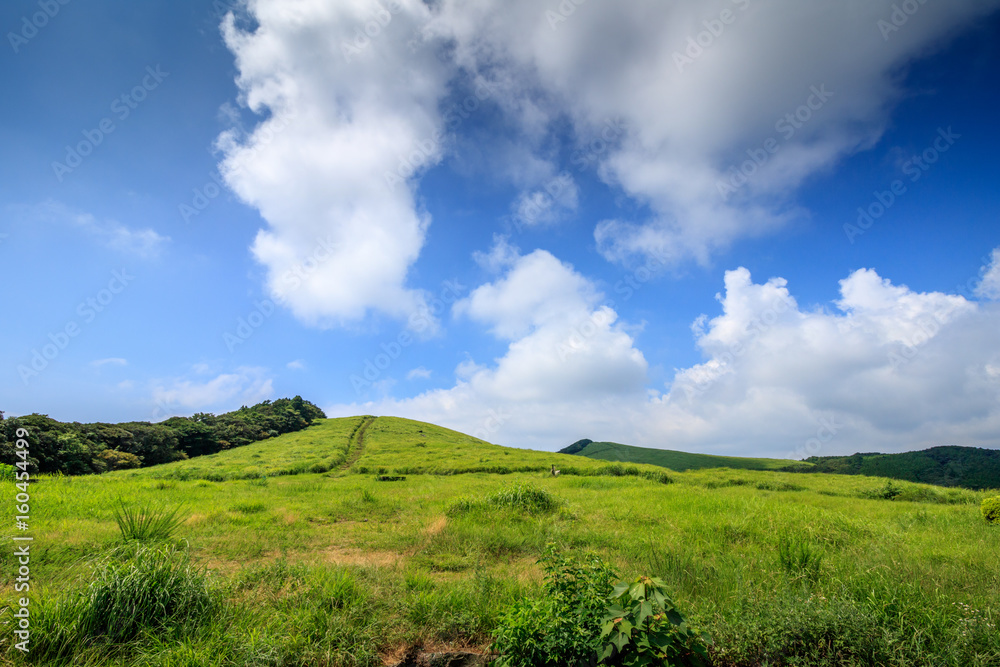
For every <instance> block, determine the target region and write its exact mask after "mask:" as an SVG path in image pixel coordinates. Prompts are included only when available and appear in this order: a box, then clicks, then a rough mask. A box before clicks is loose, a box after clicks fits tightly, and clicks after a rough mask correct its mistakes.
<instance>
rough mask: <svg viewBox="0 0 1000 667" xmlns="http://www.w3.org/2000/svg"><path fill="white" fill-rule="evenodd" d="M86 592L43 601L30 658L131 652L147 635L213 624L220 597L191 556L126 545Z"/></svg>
mask: <svg viewBox="0 0 1000 667" xmlns="http://www.w3.org/2000/svg"><path fill="white" fill-rule="evenodd" d="M92 576H93V580H92V581H91V582H90V584H89V585H88V586H87V587H86V588H85V589H83V590H79V591H77V592H75V593H69V594H68V595H64V596H63V597H61V598H57V599H55V600H49V599H46V600H44V601H43V602H42V603H41V605H40V606H39V607H38V609H37V610H36V611H35V613H34V617H33V624H34V626H33V627H34V632H33V634H32V637H33V643H32V646H31V654H30V655H31V659H32V660H34V661H40V662H41V663H43V664H44V663H46V662H49V661H53V662H58V661H60V660H61V659H64V658H66V657H67V656H69V655H71V654H73V653H76V652H83V653H85V652H86V651H87V650H88V649H90V648H94V647H98V648H100V650H101V651H103V652H105V653H107V654H123V653H128V652H129V651H130V649H131V648H134V647H132V646H131V645H132V644H133V643H135V642H136V641H137V640H138V639H140V638H142V637H144V636H146V635H147V634H155V635H159V636H167V635H169V636H174V637H176V636H181V635H183V634H186V633H191V632H193V631H194V630H195V629H197V628H198V627H199V626H200V625H203V624H205V623H208V622H210V621H211V619H212V617H213V615H214V614H215V613H216V612H217V611H218V610H219V608H220V604H221V598H220V596H219V594H218V592H216V591H214V590H213V589H212V587H211V585H210V582H209V579H208V576H207V575H206V574H205V572H204V571H203V570H202V569H201V568H199V567H197V566H196V565H195V564H194V563H193V562H192V561H191V557H190V554H189V552H188V551H186V550H178V549H177V548H175V547H172V546H167V545H156V546H150V545H145V544H131V545H124V546H122V547H119V548H117V549H113V550H111V551H109V552H107V553H106V554H105V556H104V557H103V558H102V559H101V560H100V561H99V562H98V563H97V564H96V567H95V568H94V571H93V575H92Z"/></svg>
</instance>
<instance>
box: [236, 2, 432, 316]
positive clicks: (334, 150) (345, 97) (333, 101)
mask: <svg viewBox="0 0 1000 667" xmlns="http://www.w3.org/2000/svg"><path fill="white" fill-rule="evenodd" d="M392 6H393V12H392V13H389V12H388V11H387V10H384V11H379V10H380V7H381V5H379V4H378V3H373V2H368V1H366V0H345V1H343V2H335V3H330V2H310V1H306V0H296V1H294V2H289V1H288V0H258V1H256V2H253V3H251V6H250V8H251V10H252V12H253V14H254V16H255V18H256V20H257V22H258V24H259V25H258V27H257V29H256V30H255V31H254V32H252V33H249V32H244V31H242V30H240V29H239V28H237V27H236V26H235V24H234V21H233V20H232V19H231V18H229V19H227V20H226V21H225V23H224V25H223V33H224V36H225V41H226V44H227V46H228V47H229V49H230V50H231V51H232V52H233V54H234V55H235V57H236V66H237V68H238V71H239V77H238V79H237V83H238V84H239V87H240V90H241V91H242V101H243V102H244V103H245V104H246V105H247V106H249V108H250V109H252V110H253V111H255V112H258V113H261V114H267V115H268V118H267V119H266V120H264V121H262V122H261V123H260V124H259V125H257V127H256V128H255V129H254V130H253V132H252V133H251V134H250V135H249V136H245V137H244V136H240V134H239V133H238V132H236V131H233V132H228V133H225V134H223V135H222V136H221V137H220V139H219V142H218V144H219V147H220V148H221V149H222V150H223V152H224V156H225V158H224V160H223V162H222V164H221V170H222V173H223V174H224V176H225V178H226V181H227V183H228V184H229V185H230V187H231V188H232V189H233V190H234V191H235V192H236V193H237V194H238V195H239V197H240V198H241V199H242V200H243V201H245V202H246V203H248V204H249V205H251V206H254V207H255V208H257V209H258V210H259V211H260V213H261V215H262V216H263V218H264V219H265V220H266V221H267V224H268V227H267V228H266V229H262V230H260V232H259V233H258V234H257V238H256V240H255V242H254V245H253V253H254V255H255V257H256V258H257V260H258V261H260V262H261V263H262V264H263V265H264V266H265V267H266V269H267V282H268V286H269V288H270V290H271V292H272V293H273V294H274V296H276V297H279V298H281V299H282V300H283V303H285V304H286V305H287V306H288V307H289V308H290V309H291V310H292V312H293V313H294V314H295V315H296V316H297V317H299V318H300V319H302V320H304V321H306V322H309V323H313V324H317V325H324V326H326V325H339V324H344V323H347V322H351V321H356V320H358V319H360V318H363V317H364V316H365V315H366V314H368V313H370V312H371V311H380V312H383V313H387V314H389V315H391V316H394V317H399V318H405V317H407V316H410V315H412V314H414V313H416V312H419V311H421V309H422V308H423V307H424V305H425V304H424V295H423V293H421V292H419V291H416V290H413V289H410V288H408V287H407V286H406V282H407V271H408V269H409V267H410V266H411V265H412V264H413V262H414V261H416V259H417V256H418V254H419V253H420V250H421V247H422V246H423V243H424V237H425V233H426V230H427V226H428V224H429V222H430V221H429V217H428V216H427V214H426V213H424V212H422V211H421V210H419V209H418V207H417V204H416V202H415V198H414V191H413V183H412V179H408V176H409V175H410V170H411V167H414V168H415V171H416V172H417V173H419V172H421V171H423V170H424V169H426V168H427V167H429V166H433V165H434V164H436V163H437V162H438V161H439V159H440V156H441V151H442V149H441V132H442V130H443V123H442V119H441V117H440V114H439V112H438V103H439V101H440V100H441V98H442V97H443V96H444V94H445V93H446V84H447V81H448V79H449V77H450V67H449V66H447V65H446V64H445V63H443V62H442V61H441V60H439V59H438V58H437V57H436V56H435V53H434V50H433V49H432V48H431V46H429V45H425V44H424V43H423V42H422V41H421V35H420V29H421V26H422V25H423V24H424V23H426V21H427V19H428V16H429V11H430V10H429V9H428V8H427V6H426V5H425V4H424V3H422V2H420V0H399V2H396V3H393V5H392ZM366 30H367V31H368V32H370V33H372V34H373V35H374V36H373V37H370V38H369V37H367V36H366V35H365V31H366ZM359 35H360V37H359ZM401 163H408V164H409V165H411V166H410V167H405V168H402V170H401ZM414 163H416V164H414ZM400 174H402V176H400Z"/></svg>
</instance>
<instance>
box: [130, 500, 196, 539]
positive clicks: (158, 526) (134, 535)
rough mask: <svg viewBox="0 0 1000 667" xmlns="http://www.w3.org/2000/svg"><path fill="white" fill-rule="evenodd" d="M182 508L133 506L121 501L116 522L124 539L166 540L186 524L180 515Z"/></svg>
mask: <svg viewBox="0 0 1000 667" xmlns="http://www.w3.org/2000/svg"><path fill="white" fill-rule="evenodd" d="M180 509H181V508H180V507H175V508H174V509H172V510H167V509H166V508H165V507H158V506H152V505H140V506H131V505H127V504H126V503H125V501H124V500H121V499H119V500H118V503H117V504H116V505H115V521H116V522H117V523H118V529H119V530H120V531H121V534H122V539H124V540H126V541H128V540H138V541H140V542H144V541H147V540H166V539H169V538H170V536H171V535H173V533H174V531H175V530H177V528H178V527H179V526H180V525H181V524H182V523H183V522H184V518H183V517H181V516H179V515H180Z"/></svg>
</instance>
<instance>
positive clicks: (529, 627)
mask: <svg viewBox="0 0 1000 667" xmlns="http://www.w3.org/2000/svg"><path fill="white" fill-rule="evenodd" d="M539 563H540V564H541V565H542V568H543V569H544V570H545V592H544V594H543V595H542V597H541V598H539V599H536V600H530V601H527V600H526V601H521V602H519V603H517V604H515V605H514V606H513V607H512V608H510V609H509V610H507V611H506V612H504V613H503V614H501V616H500V622H499V625H498V627H497V629H496V630H495V631H494V634H493V639H494V643H493V650H494V652H496V653H499V654H500V658H499V659H498V660H497V661H496V662H495V663H494V664H495V665H496V666H497V667H574V666H576V665H589V664H592V661H593V658H594V656H595V654H596V651H597V648H598V645H599V633H600V627H601V626H600V623H601V618H602V617H603V615H604V612H605V610H606V607H607V599H608V595H609V594H610V593H611V581H612V580H613V579H614V577H615V573H614V571H613V570H612V569H611V568H610V567H609V566H608V565H606V564H605V563H604V562H603V561H601V559H600V558H599V557H597V556H593V555H591V556H588V557H586V558H575V557H573V556H568V555H565V554H560V553H558V552H557V551H556V548H555V546H554V545H552V544H549V545H548V547H547V548H546V552H545V555H544V556H542V557H541V558H540V559H539Z"/></svg>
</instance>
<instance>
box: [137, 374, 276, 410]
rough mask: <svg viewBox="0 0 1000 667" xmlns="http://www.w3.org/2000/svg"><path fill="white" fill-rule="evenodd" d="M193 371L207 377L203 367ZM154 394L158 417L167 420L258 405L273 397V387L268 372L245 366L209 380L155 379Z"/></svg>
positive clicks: (153, 399) (152, 396)
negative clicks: (168, 418)
mask: <svg viewBox="0 0 1000 667" xmlns="http://www.w3.org/2000/svg"><path fill="white" fill-rule="evenodd" d="M193 372H194V374H195V375H199V376H202V375H205V373H204V368H196V369H193ZM151 394H152V395H151V398H152V401H153V403H155V404H156V406H157V410H156V414H157V417H162V418H166V417H168V416H170V415H171V414H188V413H190V412H192V411H197V412H204V411H216V412H218V411H228V410H235V409H236V408H238V407H240V405H252V404H255V403H259V402H261V401H263V400H265V399H268V398H271V397H272V396H273V395H274V385H273V381H272V379H271V378H269V377H267V371H266V370H265V369H263V368H254V367H246V366H244V367H240V368H237V369H236V370H235V372H232V373H221V374H219V375H216V376H215V377H212V378H210V379H206V380H201V379H191V378H186V377H182V378H170V379H167V380H156V381H154V382H153V383H152V391H151Z"/></svg>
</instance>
